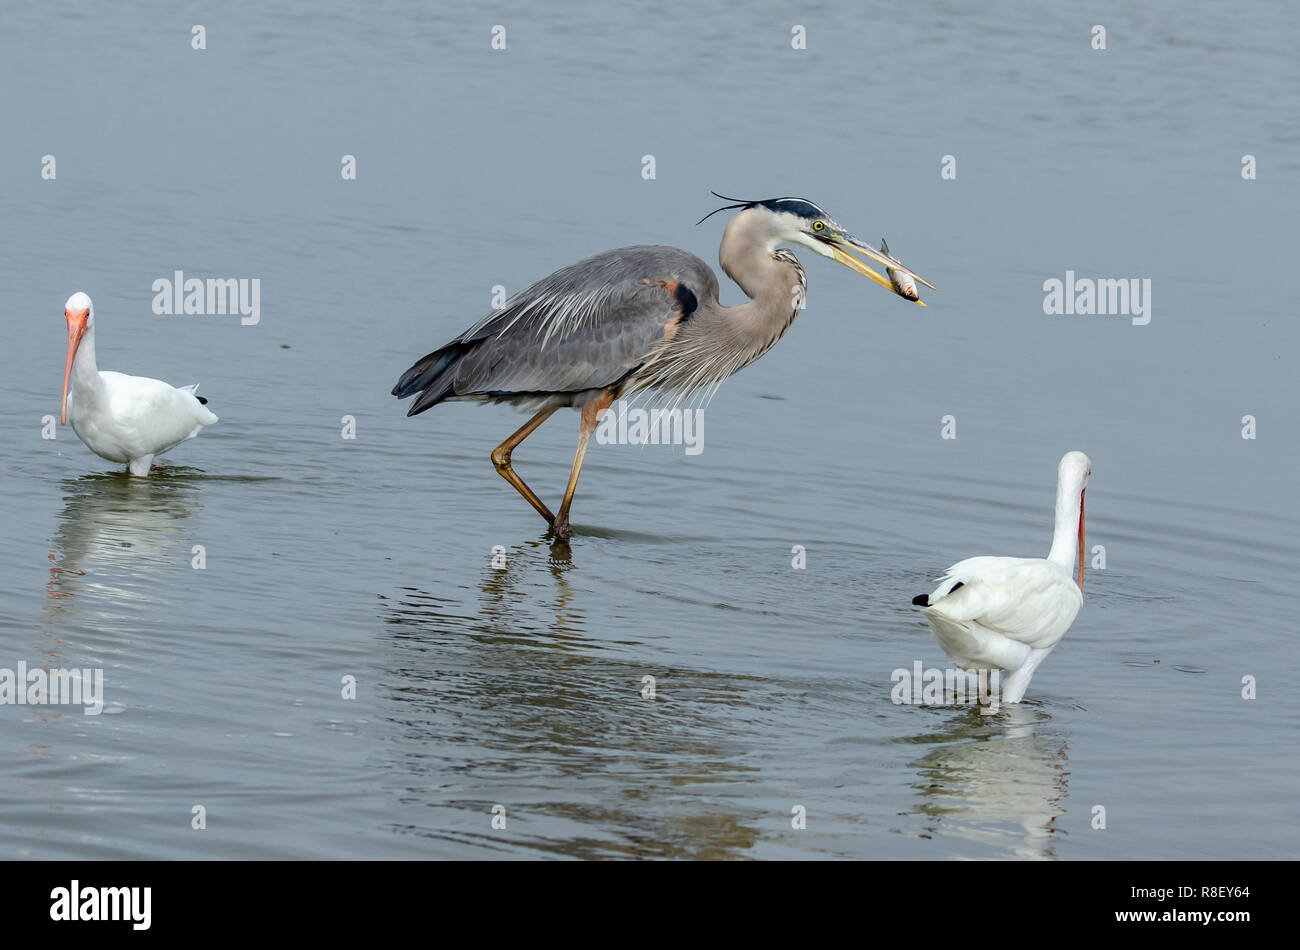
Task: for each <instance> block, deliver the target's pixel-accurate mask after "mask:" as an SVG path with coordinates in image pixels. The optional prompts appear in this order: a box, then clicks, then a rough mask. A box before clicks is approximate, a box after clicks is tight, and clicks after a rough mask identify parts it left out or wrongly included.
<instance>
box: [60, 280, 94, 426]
mask: <svg viewBox="0 0 1300 950" xmlns="http://www.w3.org/2000/svg"><path fill="white" fill-rule="evenodd" d="M63 318H64V319H65V320H66V321H67V322H68V359H67V362H66V363H65V364H64V366H63V407H62V409H61V411H60V415H59V418H60V421H61V422H62V423H63V424H64V425H67V422H68V380H69V379H70V378H71V376H72V364H73V362H74V361H75V360H76V358H77V348H78V347H80V346H81V338H82V337H84V336H85V335H86V331H87V330H89V329H90V328H91V327H93V326H94V325H95V305H94V304H92V303H91V302H90V297H88V296H87V295H86V294H84V293H82V292H81V291H80V290H78V291H77V292H76V293H75V294H73V295H72V296H71V297H69V298H68V302H67V303H65V304H64V305H63Z"/></svg>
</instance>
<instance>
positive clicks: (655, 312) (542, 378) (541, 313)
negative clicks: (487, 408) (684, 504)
mask: <svg viewBox="0 0 1300 950" xmlns="http://www.w3.org/2000/svg"><path fill="white" fill-rule="evenodd" d="M708 299H712V300H716V299H717V278H715V277H714V276H713V272H712V271H711V270H710V269H709V267H708V265H706V264H705V263H704V262H703V261H701V260H700V259H699V258H698V257H695V256H694V255H693V254H689V253H687V252H686V251H682V250H679V249H677V248H673V247H660V246H650V247H629V248H620V249H618V250H614V251H606V252H604V253H603V254H597V255H596V256H595V257H589V258H587V259H586V260H584V261H579V262H578V263H577V264H573V265H572V266H570V267H565V268H563V269H561V270H558V271H556V272H555V273H553V274H551V275H550V276H548V277H544V278H543V279H542V280H540V281H538V282H537V283H535V284H533V285H532V286H531V287H529V288H527V289H526V290H523V291H520V292H519V293H518V294H515V295H514V296H513V297H511V298H510V299H509V300H507V301H506V304H505V306H504V307H503V308H502V309H501V310H498V311H495V312H493V313H491V314H489V315H488V316H486V317H484V318H483V319H482V320H480V321H479V322H478V323H476V324H475V325H474V326H472V327H470V328H469V329H468V330H466V331H465V332H464V333H462V334H461V335H460V336H459V337H457V338H456V339H455V340H453V341H452V342H451V343H448V344H447V345H446V346H444V347H441V348H440V349H438V350H435V351H434V352H433V353H430V354H428V355H427V356H425V357H424V358H423V359H421V360H420V361H419V362H417V363H416V364H415V365H413V366H412V367H411V368H410V369H408V370H407V371H406V373H405V374H403V376H402V378H401V379H400V380H399V381H398V384H397V386H395V387H394V388H393V394H394V395H396V396H400V397H405V396H409V395H411V394H412V393H415V392H420V393H421V395H420V397H419V398H418V399H417V400H416V401H415V402H414V403H413V404H412V405H411V408H410V411H409V413H408V414H410V415H415V414H416V413H418V412H422V411H424V410H425V409H427V408H429V407H430V406H433V405H435V404H436V403H438V402H441V401H442V400H444V399H454V398H458V397H478V398H485V399H496V400H502V401H505V400H510V399H518V398H520V397H523V396H544V395H550V394H576V393H579V392H584V391H587V390H592V389H604V388H606V387H608V386H612V385H614V384H615V383H617V382H619V381H620V380H622V379H624V378H625V377H627V376H629V375H630V374H631V373H633V372H635V371H636V369H637V368H638V367H639V366H641V364H642V363H644V362H645V360H646V358H647V356H648V355H649V353H650V352H651V349H652V347H653V346H654V345H655V344H656V343H657V342H658V341H660V340H662V339H663V337H664V334H665V332H666V330H667V328H668V327H669V326H670V325H671V324H673V323H674V322H675V321H680V320H682V319H689V318H690V316H691V314H693V313H694V311H695V309H696V307H697V306H698V302H699V301H700V300H708Z"/></svg>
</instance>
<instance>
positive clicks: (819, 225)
mask: <svg viewBox="0 0 1300 950" xmlns="http://www.w3.org/2000/svg"><path fill="white" fill-rule="evenodd" d="M825 227H826V225H825V224H824V223H823V222H821V221H814V222H813V230H814V231H820V230H822V229H823V228H825Z"/></svg>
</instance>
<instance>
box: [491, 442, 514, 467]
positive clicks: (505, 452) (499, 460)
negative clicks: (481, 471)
mask: <svg viewBox="0 0 1300 950" xmlns="http://www.w3.org/2000/svg"><path fill="white" fill-rule="evenodd" d="M492 464H493V465H495V466H496V470H497V471H498V472H504V471H506V470H507V469H509V468H510V450H509V449H507V448H504V447H502V446H500V445H498V446H497V447H496V448H495V449H493V450H492Z"/></svg>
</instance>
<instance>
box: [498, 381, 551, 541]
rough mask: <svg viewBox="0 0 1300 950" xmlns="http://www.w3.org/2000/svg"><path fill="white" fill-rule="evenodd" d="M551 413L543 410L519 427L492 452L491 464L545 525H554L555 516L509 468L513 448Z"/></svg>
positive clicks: (548, 410)
mask: <svg viewBox="0 0 1300 950" xmlns="http://www.w3.org/2000/svg"><path fill="white" fill-rule="evenodd" d="M553 412H555V407H552V408H550V409H543V410H542V411H541V412H539V413H538V414H537V415H535V416H533V417H532V418H531V419H529V420H528V421H527V422H525V423H524V424H523V425H521V426H520V427H519V428H518V429H517V430H516V431H515V433H514V435H512V436H510V438H508V439H506V440H505V441H504V442H502V443H501V444H500V445H498V446H497V447H496V448H495V449H493V450H492V464H493V465H495V466H496V470H497V474H499V475H500V476H501V477H502V478H504V479H505V480H506V481H508V482H509V483H510V484H511V485H513V486H515V491H517V492H519V494H521V495H523V496H524V498H525V499H527V501H528V504H530V505H532V506H533V507H534V508H536V509H537V513H538V514H539V515H541V516H542V517H543V518H545V519H546V522H547V524H554V523H555V515H553V514H551V509H550V508H547V507H546V505H544V504H542V500H541V499H540V498H538V497H537V495H536V494H535V493H534V492H533V490H532V489H531V488H529V487H528V486H527V485H525V484H524V480H523V479H522V478H520V477H519V476H518V475H516V474H515V470H514V469H513V468H511V467H510V453H511V452H512V451H514V448H515V446H517V445H518V444H519V443H520V442H522V441H524V439H526V438H528V437H529V436H530V435H532V434H533V432H534V430H536V429H537V427H538V426H540V425H541V424H542V423H543V422H545V421H546V420H547V419H549V418H550V417H551V413H553Z"/></svg>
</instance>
